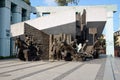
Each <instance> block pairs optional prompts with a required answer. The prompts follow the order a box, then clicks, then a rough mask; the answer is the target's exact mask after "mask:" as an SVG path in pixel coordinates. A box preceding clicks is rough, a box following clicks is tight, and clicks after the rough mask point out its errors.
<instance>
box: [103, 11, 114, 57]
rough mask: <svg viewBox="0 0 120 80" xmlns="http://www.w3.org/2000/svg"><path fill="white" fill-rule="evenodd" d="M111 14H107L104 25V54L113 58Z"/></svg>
mask: <svg viewBox="0 0 120 80" xmlns="http://www.w3.org/2000/svg"><path fill="white" fill-rule="evenodd" d="M113 25H114V24H113V12H112V11H109V12H108V14H107V23H106V25H105V36H106V54H107V55H112V56H113V57H114V35H113V33H114V32H113Z"/></svg>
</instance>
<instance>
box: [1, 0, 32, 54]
mask: <svg viewBox="0 0 120 80" xmlns="http://www.w3.org/2000/svg"><path fill="white" fill-rule="evenodd" d="M30 12H31V6H30V5H28V4H26V3H25V2H24V1H23V0H0V56H10V35H11V34H10V25H11V24H13V23H17V22H22V21H25V20H29V19H30Z"/></svg>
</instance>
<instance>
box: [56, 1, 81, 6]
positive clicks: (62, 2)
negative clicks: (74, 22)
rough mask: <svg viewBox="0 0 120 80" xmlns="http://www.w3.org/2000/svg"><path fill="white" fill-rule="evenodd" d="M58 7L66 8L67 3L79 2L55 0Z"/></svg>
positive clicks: (76, 2)
mask: <svg viewBox="0 0 120 80" xmlns="http://www.w3.org/2000/svg"><path fill="white" fill-rule="evenodd" d="M55 2H56V3H57V4H58V5H59V6H67V5H68V3H71V4H72V3H73V4H76V5H77V4H78V2H79V0H55Z"/></svg>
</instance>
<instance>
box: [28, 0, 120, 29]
mask: <svg viewBox="0 0 120 80" xmlns="http://www.w3.org/2000/svg"><path fill="white" fill-rule="evenodd" d="M30 1H31V5H32V6H57V4H56V3H55V2H54V0H30ZM107 4H116V5H117V6H118V10H117V12H116V13H115V14H114V22H115V23H114V31H117V30H118V29H119V30H120V24H119V22H120V21H119V14H120V0H80V1H79V4H78V5H77V6H82V5H107ZM70 6H74V5H70Z"/></svg>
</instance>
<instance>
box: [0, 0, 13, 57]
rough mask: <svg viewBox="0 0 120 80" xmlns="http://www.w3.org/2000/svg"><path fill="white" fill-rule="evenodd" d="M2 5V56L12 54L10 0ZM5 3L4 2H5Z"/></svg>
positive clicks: (0, 14) (0, 39)
mask: <svg viewBox="0 0 120 80" xmlns="http://www.w3.org/2000/svg"><path fill="white" fill-rule="evenodd" d="M3 1H5V5H4V6H2V7H0V56H10V5H11V3H10V1H9V0H3ZM3 3H4V2H3Z"/></svg>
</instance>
